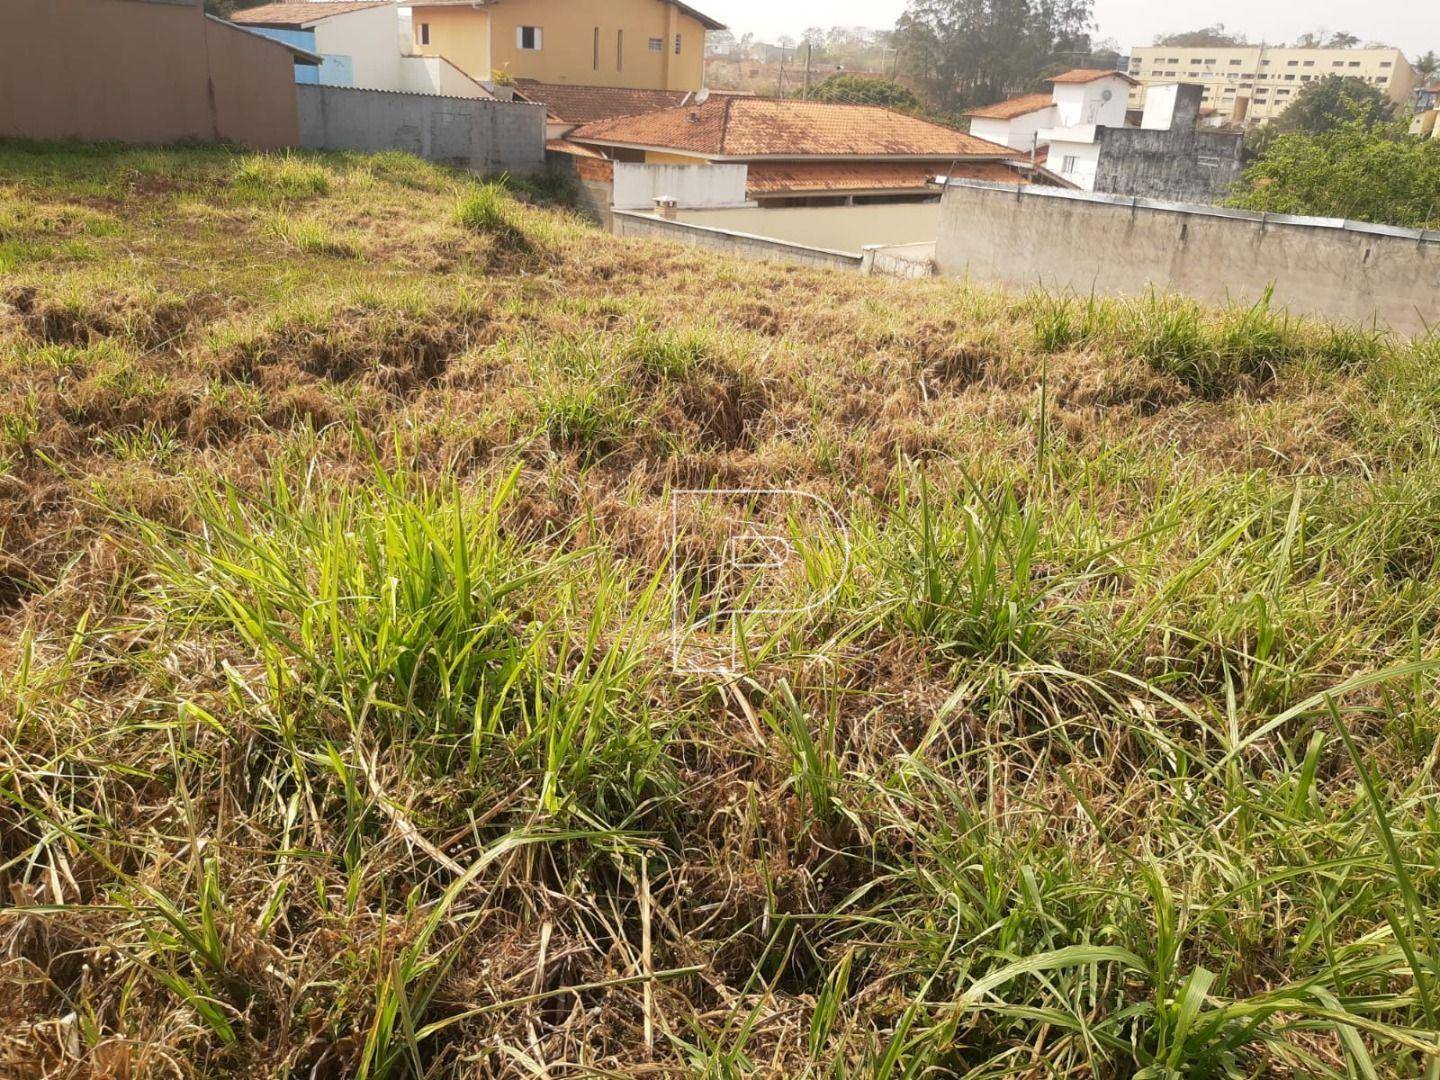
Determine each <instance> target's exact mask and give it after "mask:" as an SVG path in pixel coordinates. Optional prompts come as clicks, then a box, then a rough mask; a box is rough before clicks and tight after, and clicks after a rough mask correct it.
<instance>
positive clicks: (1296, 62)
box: [1285, 60, 1300, 67]
mask: <svg viewBox="0 0 1440 1080" xmlns="http://www.w3.org/2000/svg"><path fill="white" fill-rule="evenodd" d="M1285 66H1286V67H1299V66H1300V61H1299V60H1287V61H1285Z"/></svg>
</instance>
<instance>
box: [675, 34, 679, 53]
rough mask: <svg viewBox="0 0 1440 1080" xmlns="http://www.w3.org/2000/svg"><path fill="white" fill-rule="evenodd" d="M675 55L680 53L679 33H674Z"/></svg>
mask: <svg viewBox="0 0 1440 1080" xmlns="http://www.w3.org/2000/svg"><path fill="white" fill-rule="evenodd" d="M675 55H676V56H679V55H680V35H679V34H676V35H675Z"/></svg>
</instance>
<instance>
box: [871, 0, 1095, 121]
mask: <svg viewBox="0 0 1440 1080" xmlns="http://www.w3.org/2000/svg"><path fill="white" fill-rule="evenodd" d="M1093 10H1094V0H909V2H908V5H907V7H906V10H905V13H904V14H903V15H901V16H900V19H899V21H898V22H897V23H896V26H895V46H896V48H897V49H899V50H900V57H901V61H902V63H903V64H904V66H905V69H906V70H907V71H908V72H909V73H910V74H912V75H914V76H915V77H916V78H917V79H919V80H920V81H921V83H922V84H923V85H924V86H925V87H926V89H927V90H928V91H929V93H930V95H931V96H932V97H933V98H934V101H935V104H936V105H937V106H938V107H939V109H940V110H941V111H942V112H959V111H960V110H962V109H963V108H965V107H966V106H969V105H976V104H988V103H990V102H992V101H998V100H1000V99H1001V98H1003V97H1005V96H1007V95H1009V94H1011V93H1014V92H1016V91H1019V90H1023V89H1027V88H1030V87H1032V86H1034V85H1035V83H1036V80H1037V78H1038V77H1039V75H1040V73H1041V72H1042V71H1044V69H1045V68H1046V67H1047V66H1049V65H1051V64H1052V63H1054V62H1055V60H1056V59H1057V58H1058V57H1063V56H1067V55H1070V54H1075V53H1080V54H1084V53H1088V52H1089V51H1090V41H1089V36H1088V35H1087V33H1086V31H1087V30H1088V29H1089V28H1090V25H1091V14H1092V12H1093Z"/></svg>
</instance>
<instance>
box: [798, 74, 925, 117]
mask: <svg viewBox="0 0 1440 1080" xmlns="http://www.w3.org/2000/svg"><path fill="white" fill-rule="evenodd" d="M810 96H811V97H812V98H813V99H814V100H816V101H836V102H840V103H842V104H845V105H883V106H885V108H887V109H894V110H895V111H896V112H903V113H915V114H918V113H921V112H924V111H925V106H924V105H923V104H922V103H921V101H920V99H919V98H918V97H916V96H915V93H914V91H912V90H909V89H907V88H906V87H903V86H901V85H900V84H899V83H897V82H890V81H889V80H888V79H874V78H869V77H867V76H864V75H831V76H830V77H829V78H828V79H826V80H825V81H824V82H822V83H821V84H820V85H819V86H817V87H816V88H815V89H814V90H812V91H811V92H810Z"/></svg>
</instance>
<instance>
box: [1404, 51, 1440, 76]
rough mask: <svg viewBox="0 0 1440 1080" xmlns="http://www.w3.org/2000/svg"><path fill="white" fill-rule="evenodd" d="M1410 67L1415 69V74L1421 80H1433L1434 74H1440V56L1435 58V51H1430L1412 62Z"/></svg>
mask: <svg viewBox="0 0 1440 1080" xmlns="http://www.w3.org/2000/svg"><path fill="white" fill-rule="evenodd" d="M1410 66H1411V67H1413V68H1414V69H1415V73H1416V74H1417V75H1419V76H1420V78H1421V79H1426V80H1428V79H1433V78H1434V77H1435V75H1436V73H1437V72H1440V56H1436V55H1435V50H1434V49H1431V50H1430V51H1429V52H1423V53H1421V54H1420V55H1419V56H1417V57H1416V58H1415V59H1414V60H1412V61H1411V62H1410Z"/></svg>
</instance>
